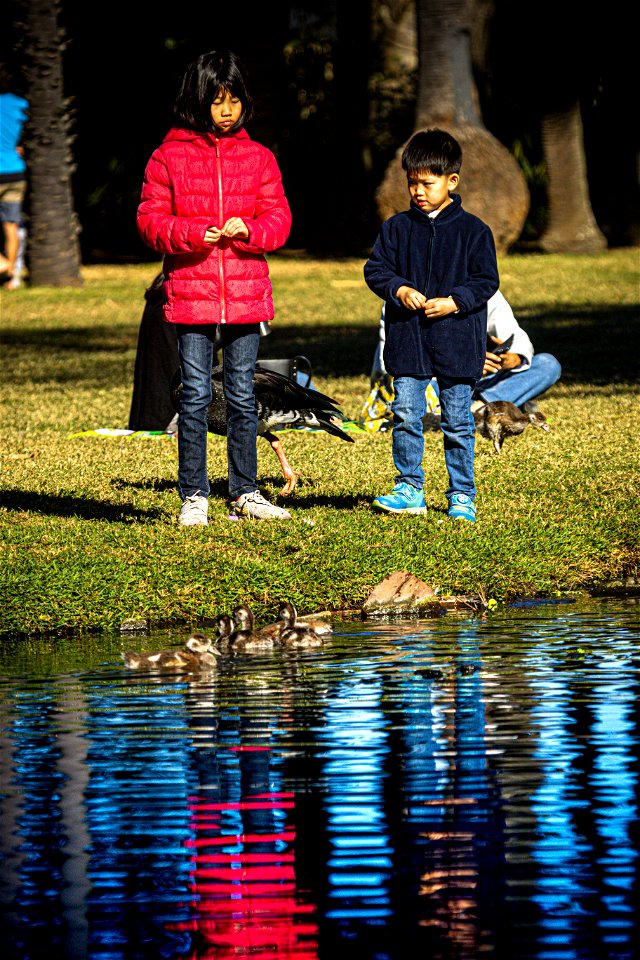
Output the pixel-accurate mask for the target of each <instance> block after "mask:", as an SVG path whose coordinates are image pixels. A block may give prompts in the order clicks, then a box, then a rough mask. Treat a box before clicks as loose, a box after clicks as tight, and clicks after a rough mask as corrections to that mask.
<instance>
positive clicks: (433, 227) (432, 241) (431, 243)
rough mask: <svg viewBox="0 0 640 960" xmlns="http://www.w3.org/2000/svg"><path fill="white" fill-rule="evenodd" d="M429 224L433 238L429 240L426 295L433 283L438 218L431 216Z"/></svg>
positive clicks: (426, 295)
mask: <svg viewBox="0 0 640 960" xmlns="http://www.w3.org/2000/svg"><path fill="white" fill-rule="evenodd" d="M428 219H429V224H430V226H431V239H430V241H429V258H428V260H427V283H426V285H425V288H424V295H425V297H428V296H429V293H428V290H429V286H430V284H431V265H432V263H433V248H434V246H435V242H436V220H435V217H429V218H428Z"/></svg>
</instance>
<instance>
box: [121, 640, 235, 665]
mask: <svg viewBox="0 0 640 960" xmlns="http://www.w3.org/2000/svg"><path fill="white" fill-rule="evenodd" d="M122 659H123V660H124V663H125V666H126V667H129V668H130V669H132V670H139V669H140V668H143V669H147V670H167V669H172V668H176V667H177V668H182V667H187V668H189V669H191V670H203V669H210V668H211V667H214V666H215V664H216V658H215V655H214V653H213V645H212V643H211V640H210V639H209V638H208V637H206V636H205V635H204V634H203V633H193V634H191V636H190V637H189V639H188V640H187V642H186V644H185V645H184V647H183V648H182V649H175V650H159V651H158V652H157V653H135V652H134V651H126V652H124V653H123V654H122Z"/></svg>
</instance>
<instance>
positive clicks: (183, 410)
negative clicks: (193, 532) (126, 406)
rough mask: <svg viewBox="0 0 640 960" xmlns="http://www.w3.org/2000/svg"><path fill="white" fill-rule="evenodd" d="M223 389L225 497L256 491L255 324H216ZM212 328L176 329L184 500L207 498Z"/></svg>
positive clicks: (186, 326)
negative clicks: (191, 497)
mask: <svg viewBox="0 0 640 960" xmlns="http://www.w3.org/2000/svg"><path fill="white" fill-rule="evenodd" d="M219 329H220V335H221V338H222V344H221V347H222V362H223V369H224V374H223V386H224V395H225V399H226V401H227V462H228V466H229V496H230V498H231V499H232V500H233V499H235V498H236V497H239V496H240V494H242V493H251V492H252V491H253V490H257V489H258V484H257V479H256V478H257V474H258V455H257V451H256V439H257V434H258V408H257V405H256V398H255V395H254V392H253V375H254V373H255V368H256V359H257V357H258V346H259V343H260V333H259V326H258V324H257V323H242V324H233V325H226V324H224V325H223V324H221V325H220V328H219ZM215 332H216V326H215V325H214V324H198V325H197V326H196V325H192V324H181V325H179V326H178V330H177V333H178V353H179V356H180V368H181V371H182V385H183V391H182V400H181V402H180V418H179V421H178V490H179V492H180V496H181V497H182V499H184V498H185V497H190V496H193V494H195V493H200V494H201V495H202V496H203V497H208V496H209V489H210V488H209V476H208V473H207V410H208V408H209V405H210V403H211V367H212V363H213V338H214V336H215Z"/></svg>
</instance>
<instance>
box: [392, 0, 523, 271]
mask: <svg viewBox="0 0 640 960" xmlns="http://www.w3.org/2000/svg"><path fill="white" fill-rule="evenodd" d="M416 2H417V17H418V20H417V22H418V55H419V71H418V95H417V103H416V124H415V129H416V130H422V129H427V128H429V127H440V128H442V129H445V130H447V131H448V132H449V133H451V134H452V135H453V136H454V137H455V138H456V139H457V140H458V141H459V143H460V145H461V147H462V153H463V164H462V172H461V183H460V193H461V195H462V199H463V203H464V206H465V208H466V209H467V210H468V211H469V212H470V213H475V214H476V215H477V216H479V217H480V218H481V219H482V220H484V221H485V222H486V223H488V224H489V226H490V227H491V229H492V231H493V235H494V238H495V241H496V247H497V249H498V252H499V253H505V252H506V251H507V250H508V248H509V247H510V245H511V244H512V243H514V241H515V240H517V239H518V237H519V236H520V233H521V231H522V227H523V225H524V221H525V219H526V216H527V212H528V209H529V191H528V190H527V186H526V183H525V180H524V177H523V175H522V173H521V171H520V168H519V166H518V164H517V162H516V160H515V158H514V157H513V156H512V155H511V154H510V153H509V151H508V150H507V149H506V147H504V146H503V145H502V144H501V143H500V142H499V141H498V140H496V138H495V137H494V136H492V134H490V133H489V131H488V130H487V129H486V128H485V127H484V126H483V124H482V119H481V116H480V107H479V101H478V94H477V90H476V86H475V82H474V79H473V73H472V69H471V23H472V22H473V19H474V14H475V2H474V0H416ZM481 6H482V10H481V12H482V16H483V21H484V19H486V3H485V2H484V0H483V3H482V5H481ZM403 148H404V144H403V146H402V147H401V148H400V149H399V150H398V153H397V155H396V157H395V159H394V160H393V161H392V163H391V164H390V165H389V168H388V169H387V172H386V174H385V177H384V180H383V182H382V184H381V185H380V187H379V189H378V192H377V195H376V199H377V203H378V213H379V215H380V217H381V219H383V220H384V219H386V218H387V217H389V216H391V215H392V214H393V213H396V212H397V211H398V210H404V209H406V208H407V206H408V193H407V187H406V178H405V176H404V173H403V171H402V169H401V164H400V155H401V153H402V149H403Z"/></svg>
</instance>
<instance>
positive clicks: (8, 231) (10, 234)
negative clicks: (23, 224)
mask: <svg viewBox="0 0 640 960" xmlns="http://www.w3.org/2000/svg"><path fill="white" fill-rule="evenodd" d="M2 233H3V235H4V253H5V256H6V258H7V260H8V261H9V271H10V272H11V274H13V272H14V270H15V267H16V257H17V256H18V246H19V245H20V237H19V235H18V223H17V222H16V221H14V220H5V221H4V222H3V224H2Z"/></svg>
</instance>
